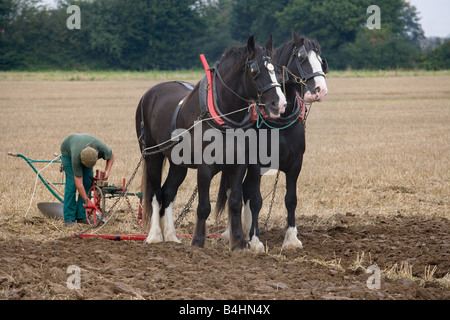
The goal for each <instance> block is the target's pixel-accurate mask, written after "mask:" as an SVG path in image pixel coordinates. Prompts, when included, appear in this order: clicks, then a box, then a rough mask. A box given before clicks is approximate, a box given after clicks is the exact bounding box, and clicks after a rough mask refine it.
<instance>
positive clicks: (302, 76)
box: [277, 32, 328, 102]
mask: <svg viewBox="0 0 450 320" xmlns="http://www.w3.org/2000/svg"><path fill="white" fill-rule="evenodd" d="M320 55H321V49H320V44H319V43H318V42H317V41H316V40H311V39H308V38H306V37H303V36H299V35H297V34H296V33H295V32H293V33H292V40H291V41H289V42H288V43H287V44H285V45H283V47H281V48H280V52H279V51H277V63H278V64H279V65H282V66H284V67H285V69H286V70H283V72H284V78H285V81H286V79H288V81H294V82H297V83H300V84H301V85H304V86H305V89H306V91H305V93H304V99H305V101H306V102H320V101H322V100H323V99H324V98H325V96H326V95H327V93H328V88H327V83H326V81H325V74H326V73H328V64H327V61H326V60H324V59H322V58H321V57H320Z"/></svg>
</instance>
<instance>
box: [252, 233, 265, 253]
mask: <svg viewBox="0 0 450 320" xmlns="http://www.w3.org/2000/svg"><path fill="white" fill-rule="evenodd" d="M248 244H249V246H250V250H251V251H254V252H264V244H263V243H262V242H261V241H260V240H259V238H258V237H257V236H253V237H252V240H251V241H250V242H249V243H248Z"/></svg>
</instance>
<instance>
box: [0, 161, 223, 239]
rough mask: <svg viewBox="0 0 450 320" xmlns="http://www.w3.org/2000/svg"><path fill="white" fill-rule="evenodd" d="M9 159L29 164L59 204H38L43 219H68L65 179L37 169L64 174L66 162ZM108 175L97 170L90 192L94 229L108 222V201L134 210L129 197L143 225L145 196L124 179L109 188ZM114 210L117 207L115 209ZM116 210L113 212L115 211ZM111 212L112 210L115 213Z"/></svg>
mask: <svg viewBox="0 0 450 320" xmlns="http://www.w3.org/2000/svg"><path fill="white" fill-rule="evenodd" d="M8 155H10V156H13V157H18V158H22V159H24V160H25V162H26V163H27V164H28V165H29V166H30V167H31V168H32V169H33V171H34V172H35V173H36V175H37V177H39V179H40V180H41V182H42V183H43V184H44V186H45V187H46V188H47V189H48V190H49V191H50V193H51V194H52V195H53V196H54V197H55V198H56V199H57V200H58V201H59V202H41V203H38V205H37V206H38V209H39V210H40V211H41V213H42V214H43V215H45V216H46V217H49V218H53V219H64V214H63V203H64V192H62V191H60V190H59V189H58V186H61V185H64V184H65V183H64V181H63V179H61V181H62V182H50V181H48V180H47V179H45V178H44V177H43V175H42V174H41V172H40V171H39V170H38V169H37V168H36V167H35V165H34V164H35V163H46V164H47V165H50V164H59V165H60V166H59V171H60V172H61V173H62V172H63V168H62V162H61V157H60V156H59V155H58V154H56V153H55V157H56V158H55V159H53V160H34V159H30V158H28V157H26V156H24V155H23V154H20V153H13V152H8ZM103 176H104V173H103V172H100V171H99V170H96V174H95V176H94V177H93V178H92V186H91V187H90V189H89V191H88V194H87V195H88V197H89V198H90V199H91V201H92V204H91V205H85V209H86V218H87V220H88V222H89V223H90V225H91V227H92V228H93V227H96V226H98V225H99V224H100V223H101V222H102V221H104V220H105V219H106V218H107V217H106V216H105V215H107V214H108V213H109V211H108V210H107V208H106V199H113V198H120V197H122V196H123V197H125V199H126V200H127V202H128V206H129V207H130V208H131V204H130V202H129V200H128V197H129V196H134V197H137V198H138V199H139V210H138V214H137V222H138V223H141V224H142V196H143V193H142V192H128V191H127V190H126V188H125V186H126V184H125V179H123V185H122V186H116V185H108V182H107V181H106V180H105V179H104V178H103ZM113 206H114V205H113ZM111 209H112V208H111ZM111 209H110V210H111ZM177 236H178V237H180V238H191V237H192V235H191V234H177ZM220 236H221V234H220V233H217V234H210V235H208V236H207V238H218V237H220ZM72 237H74V238H95V237H97V238H103V239H109V240H134V241H144V240H145V239H146V238H147V235H139V234H134V235H123V234H121V235H105V234H87V233H81V234H80V233H74V234H73V235H72Z"/></svg>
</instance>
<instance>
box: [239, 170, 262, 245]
mask: <svg viewBox="0 0 450 320" xmlns="http://www.w3.org/2000/svg"><path fill="white" fill-rule="evenodd" d="M260 171H261V170H260V167H259V166H258V165H250V166H249V167H248V169H247V175H246V177H245V180H244V183H243V186H242V188H243V189H242V191H243V192H242V193H243V199H244V217H243V222H242V224H243V225H242V229H243V231H244V236H245V239H246V240H247V241H250V242H249V245H250V249H251V250H253V251H264V244H263V243H262V242H261V240H260V232H259V226H258V217H259V212H260V210H261V207H262V197H261V191H260V185H261V174H260Z"/></svg>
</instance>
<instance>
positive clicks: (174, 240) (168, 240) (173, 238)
mask: <svg viewBox="0 0 450 320" xmlns="http://www.w3.org/2000/svg"><path fill="white" fill-rule="evenodd" d="M164 241H166V242H175V243H181V241H180V240H179V239H178V238H177V236H176V235H174V234H172V235H170V236H167V237H164Z"/></svg>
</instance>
